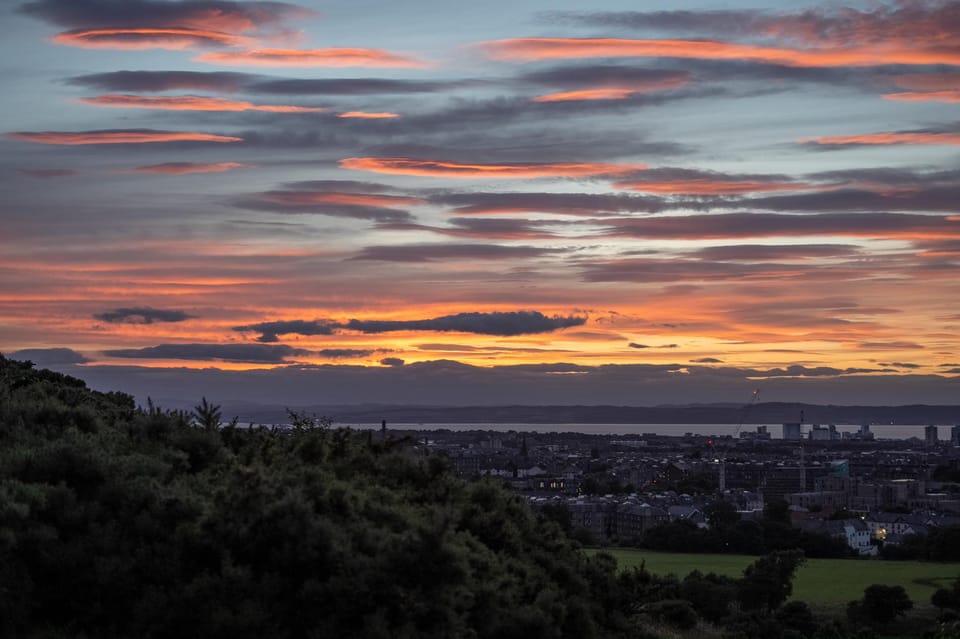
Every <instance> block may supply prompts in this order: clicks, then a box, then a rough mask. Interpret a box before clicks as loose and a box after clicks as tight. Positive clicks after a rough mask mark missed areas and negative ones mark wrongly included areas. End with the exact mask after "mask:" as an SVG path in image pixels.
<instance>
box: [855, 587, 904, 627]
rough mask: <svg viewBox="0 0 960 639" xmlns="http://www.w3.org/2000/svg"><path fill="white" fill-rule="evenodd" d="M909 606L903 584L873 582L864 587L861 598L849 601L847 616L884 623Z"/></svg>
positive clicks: (900, 614)
mask: <svg viewBox="0 0 960 639" xmlns="http://www.w3.org/2000/svg"><path fill="white" fill-rule="evenodd" d="M911 608H913V602H912V601H910V597H908V596H907V591H906V590H904V589H903V586H886V585H883V584H873V585H872V586H867V587H866V589H864V591H863V599H860V600H859V601H851V602H850V604H849V605H848V606H847V616H848V617H850V618H851V619H852V620H863V621H868V622H873V623H878V624H885V623H890V622H891V621H893V620H894V619H896V618H897V617H898V616H899V617H902V616H903V615H905V614H906V612H907V611H908V610H910V609H911Z"/></svg>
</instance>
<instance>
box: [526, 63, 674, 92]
mask: <svg viewBox="0 0 960 639" xmlns="http://www.w3.org/2000/svg"><path fill="white" fill-rule="evenodd" d="M690 77H691V75H690V72H689V71H679V70H670V69H648V68H643V67H630V66H616V65H603V66H601V65H591V66H583V65H577V66H564V67H555V68H552V69H547V70H545V71H535V72H533V73H527V74H524V75H522V76H520V77H519V78H518V79H519V80H520V81H522V82H528V83H533V84H541V85H545V86H558V87H563V88H568V87H570V88H573V87H598V86H604V85H607V84H618V85H622V86H627V87H629V86H630V85H631V84H640V83H643V82H658V81H664V80H679V81H684V80H689V79H690Z"/></svg>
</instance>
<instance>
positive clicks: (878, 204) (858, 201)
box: [710, 184, 960, 212]
mask: <svg viewBox="0 0 960 639" xmlns="http://www.w3.org/2000/svg"><path fill="white" fill-rule="evenodd" d="M710 205H711V206H712V207H716V208H743V207H745V206H749V207H752V208H757V209H767V210H774V211H868V212H869V211H950V212H955V211H960V186H956V185H955V184H954V185H950V186H930V187H921V188H917V189H915V190H903V191H892V192H887V193H882V192H877V191H869V190H865V189H837V190H830V191H823V192H819V193H798V194H793V195H773V196H764V197H752V198H749V199H732V200H714V201H712V202H711V204H710Z"/></svg>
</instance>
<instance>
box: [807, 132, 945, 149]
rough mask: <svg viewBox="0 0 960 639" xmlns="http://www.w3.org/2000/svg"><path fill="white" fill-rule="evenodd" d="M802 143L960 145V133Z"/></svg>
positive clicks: (826, 138) (851, 137)
mask: <svg viewBox="0 0 960 639" xmlns="http://www.w3.org/2000/svg"><path fill="white" fill-rule="evenodd" d="M799 141H800V142H801V143H810V144H819V145H824V146H846V145H875V144H879V145H887V144H891V145H892V144H945V145H957V144H960V133H954V132H940V131H933V132H927V131H893V132H883V133H861V134H856V135H826V136H822V137H817V138H801V139H800V140H799Z"/></svg>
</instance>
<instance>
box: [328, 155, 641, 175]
mask: <svg viewBox="0 0 960 639" xmlns="http://www.w3.org/2000/svg"><path fill="white" fill-rule="evenodd" d="M340 166H341V167H343V168H345V169H352V170H355V171H371V172H373V173H389V174H394V175H424V176H429V177H449V178H487V177H499V178H535V177H581V176H589V175H611V174H623V173H629V172H631V171H639V170H643V169H646V168H647V165H645V164H604V163H600V162H578V163H546V164H462V163H459V162H443V161H439V160H416V159H412V158H345V159H343V160H340Z"/></svg>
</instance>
